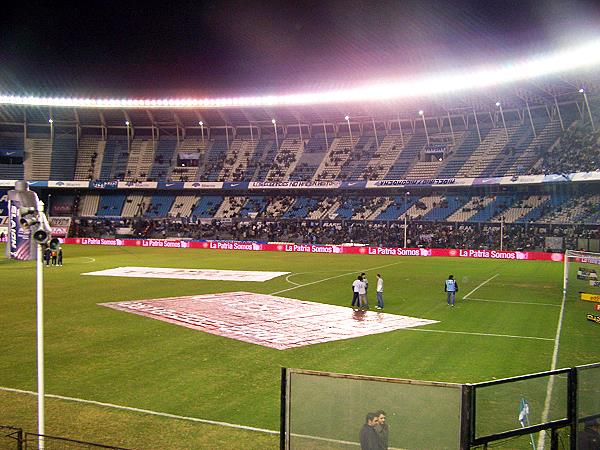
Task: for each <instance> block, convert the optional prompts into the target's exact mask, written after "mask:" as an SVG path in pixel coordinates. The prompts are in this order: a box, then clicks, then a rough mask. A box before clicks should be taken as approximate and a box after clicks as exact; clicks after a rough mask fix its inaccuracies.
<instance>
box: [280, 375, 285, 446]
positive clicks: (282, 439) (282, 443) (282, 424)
mask: <svg viewBox="0 0 600 450" xmlns="http://www.w3.org/2000/svg"><path fill="white" fill-rule="evenodd" d="M280 402H281V404H280V411H279V415H280V422H279V449H280V450H285V448H286V446H285V441H286V423H287V416H286V409H287V405H286V403H287V369H286V368H285V367H282V368H281V400H280Z"/></svg>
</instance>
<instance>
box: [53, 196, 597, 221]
mask: <svg viewBox="0 0 600 450" xmlns="http://www.w3.org/2000/svg"><path fill="white" fill-rule="evenodd" d="M599 200H600V195H598V194H585V195H566V194H556V195H549V194H544V195H524V194H510V195H509V194H500V195H488V196H470V195H444V196H442V195H437V196H422V197H419V196H415V195H409V196H406V198H404V197H400V196H394V197H333V198H332V197H323V196H311V197H306V196H297V197H291V196H289V197H266V196H258V195H254V196H248V197H244V196H235V197H232V196H219V195H206V196H196V195H165V194H160V195H158V194H156V195H142V194H139V193H135V194H127V195H126V194H123V193H111V194H104V195H101V196H98V194H96V193H89V194H84V195H83V196H82V199H81V201H80V202H79V205H80V206H79V210H77V211H73V208H72V207H71V206H70V205H72V204H73V196H72V195H59V196H57V197H56V198H53V200H52V210H51V213H52V214H53V215H75V216H81V217H92V216H100V217H147V218H166V217H186V218H217V219H224V218H232V217H242V218H247V217H250V218H283V219H295V218H300V219H304V218H309V219H314V220H320V219H331V220H332V219H337V220H340V219H352V220H381V221H393V220H401V219H403V217H404V213H405V211H406V212H407V215H408V217H410V218H411V220H418V221H439V222H498V221H500V220H504V221H505V222H506V223H531V222H535V223H589V224H593V223H596V222H595V221H597V220H598V217H599V214H600V206H598V205H600V202H599Z"/></svg>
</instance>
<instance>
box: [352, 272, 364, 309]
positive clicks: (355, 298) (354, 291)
mask: <svg viewBox="0 0 600 450" xmlns="http://www.w3.org/2000/svg"><path fill="white" fill-rule="evenodd" d="M360 284H362V278H361V276H360V275H359V276H358V278H357V279H356V280H354V282H353V283H352V307H353V308H354V307H356V308H360V300H359V298H358V286H359V285H360Z"/></svg>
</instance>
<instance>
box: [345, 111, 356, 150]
mask: <svg viewBox="0 0 600 450" xmlns="http://www.w3.org/2000/svg"><path fill="white" fill-rule="evenodd" d="M344 119H346V122H347V123H348V132H349V133H350V147H352V148H354V140H353V139H352V128H350V116H346V117H344Z"/></svg>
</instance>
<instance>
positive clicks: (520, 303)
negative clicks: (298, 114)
mask: <svg viewBox="0 0 600 450" xmlns="http://www.w3.org/2000/svg"><path fill="white" fill-rule="evenodd" d="M463 300H464V299H463ZM467 300H469V301H470V302H490V303H510V304H513V305H534V306H554V307H556V308H559V307H560V305H557V304H555V303H537V302H511V301H509V300H487V299H484V298H472V297H471V298H468V299H467Z"/></svg>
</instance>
